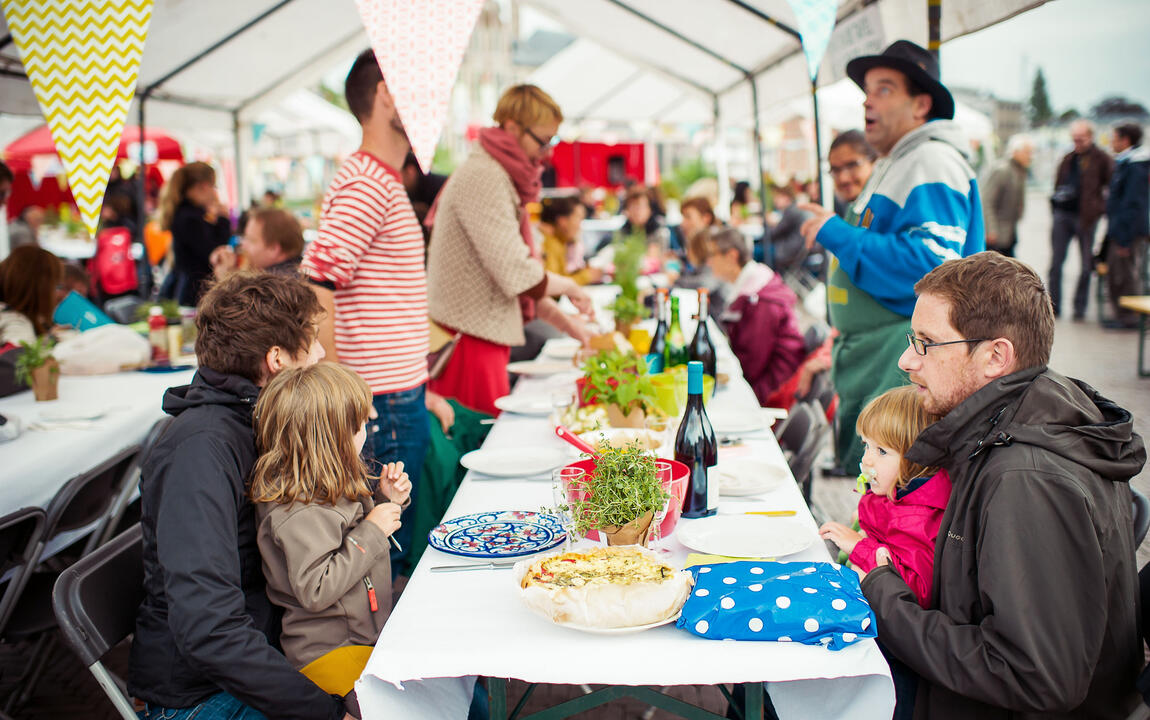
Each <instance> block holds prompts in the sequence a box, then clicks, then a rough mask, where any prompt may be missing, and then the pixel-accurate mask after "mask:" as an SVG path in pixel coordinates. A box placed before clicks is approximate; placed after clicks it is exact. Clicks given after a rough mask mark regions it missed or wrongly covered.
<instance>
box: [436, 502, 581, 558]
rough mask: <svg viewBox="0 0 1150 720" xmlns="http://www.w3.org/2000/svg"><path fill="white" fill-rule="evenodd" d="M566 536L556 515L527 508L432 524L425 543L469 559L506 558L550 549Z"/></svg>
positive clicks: (498, 511)
mask: <svg viewBox="0 0 1150 720" xmlns="http://www.w3.org/2000/svg"><path fill="white" fill-rule="evenodd" d="M566 537H567V533H566V532H565V531H564V530H563V525H562V523H560V522H559V518H557V517H555V516H554V515H545V514H543V513H538V512H531V511H530V510H497V511H494V512H482V513H473V514H471V515H464V516H462V517H457V518H454V519H452V520H445V521H444V522H442V523H440V524H439V525H436V526H435V528H433V529H432V531H431V532H430V533H428V535H427V542H428V543H429V544H430V545H431V547H433V548H435V549H436V550H442V551H443V552H446V553H451V554H452V555H463V556H464V557H473V558H510V557H521V556H523V555H532V554H534V553H537V552H541V551H543V550H547V549H549V548H553V547H555V546H556V545H558V544H559V543H561V542H563V540H564V539H565V538H566Z"/></svg>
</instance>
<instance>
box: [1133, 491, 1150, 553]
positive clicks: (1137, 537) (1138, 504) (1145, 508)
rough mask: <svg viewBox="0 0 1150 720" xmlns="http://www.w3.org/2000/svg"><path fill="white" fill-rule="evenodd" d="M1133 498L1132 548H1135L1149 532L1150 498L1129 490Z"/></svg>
mask: <svg viewBox="0 0 1150 720" xmlns="http://www.w3.org/2000/svg"><path fill="white" fill-rule="evenodd" d="M1130 494H1131V495H1133V497H1134V547H1135V548H1137V547H1138V546H1139V545H1141V544H1142V541H1143V540H1145V539H1146V531H1147V530H1150V498H1147V497H1146V496H1145V495H1143V494H1142V493H1140V492H1138V491H1137V490H1135V489H1134V488H1133V487H1131V488H1130Z"/></svg>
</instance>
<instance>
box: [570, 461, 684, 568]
mask: <svg viewBox="0 0 1150 720" xmlns="http://www.w3.org/2000/svg"><path fill="white" fill-rule="evenodd" d="M573 489H574V490H575V492H574V495H575V499H573V500H572V501H571V503H570V509H571V514H572V517H573V518H574V521H575V529H576V530H577V531H578V532H579V534H580V535H586V534H587V533H588V532H589V531H591V530H599V531H600V532H602V533H603V534H604V535H605V536H606V537H607V544H608V545H643V546H646V545H647V541H648V540H649V538H650V536H651V530H652V526H653V520H654V517H655V514H656V513H658V512H660V511H661V510H662V509H663V508H664V507H665V506H666V504H667V500H668V499H669V498H670V497H671V496H670V494H669V493H668V492H667V490H666V489H664V488H663V485H662V483H660V482H659V478H658V473H657V471H656V467H655V458H654V457H653V456H652V455H651V454H650V453H648V452H646V451H644V450H643V449H642V448H641V447H640V446H639V444H638V443H631V444H629V445H625V446H623V447H617V448H614V447H613V448H605V449H604V450H603V451H602V452H601V453H600V454H599V456H598V457H596V458H595V470H594V472H592V473H590V474H588V475H584V476H583V477H582V478H581V479H580V480H578V481H576V486H575V487H574V488H573Z"/></svg>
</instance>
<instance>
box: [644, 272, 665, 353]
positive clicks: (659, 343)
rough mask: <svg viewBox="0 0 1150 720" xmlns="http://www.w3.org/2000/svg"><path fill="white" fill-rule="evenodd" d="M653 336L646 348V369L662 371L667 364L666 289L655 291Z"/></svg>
mask: <svg viewBox="0 0 1150 720" xmlns="http://www.w3.org/2000/svg"><path fill="white" fill-rule="evenodd" d="M655 321H656V324H655V337H653V338H651V347H650V348H649V349H648V350H647V371H648V372H650V373H660V372H663V368H664V366H665V365H666V364H667V356H666V355H667V291H666V289H664V288H659V289H658V290H657V291H656V292H655Z"/></svg>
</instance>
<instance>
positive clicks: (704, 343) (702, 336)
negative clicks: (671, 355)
mask: <svg viewBox="0 0 1150 720" xmlns="http://www.w3.org/2000/svg"><path fill="white" fill-rule="evenodd" d="M708 300H709V297H708V294H707V288H699V314H698V315H696V316H695V319H696V320H698V321H699V324H698V326H696V328H695V337H693V338H691V344H690V345H688V346H687V357H688V359H690V360H698V361H699V362H701V363H703V374H704V375H710V376H711V377H712V378H714V377H716V376H715V370H716V368H717V367H718V364H719V358H718V355H716V353H715V343H714V342H713V341H712V340H711V331H710V330H708V329H707V301H708Z"/></svg>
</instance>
